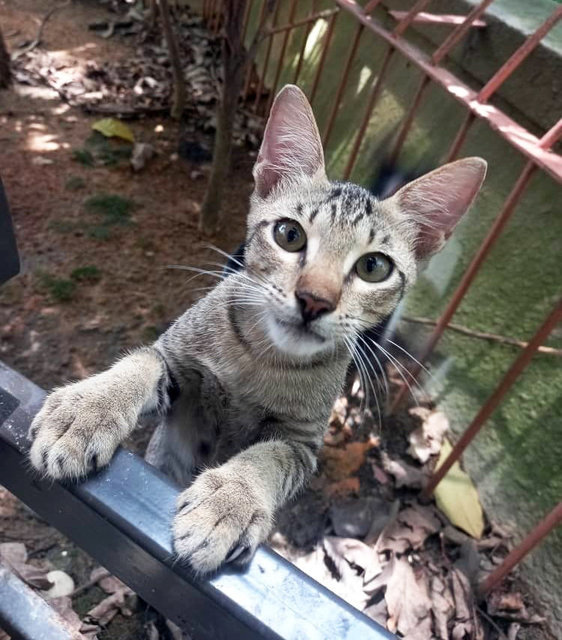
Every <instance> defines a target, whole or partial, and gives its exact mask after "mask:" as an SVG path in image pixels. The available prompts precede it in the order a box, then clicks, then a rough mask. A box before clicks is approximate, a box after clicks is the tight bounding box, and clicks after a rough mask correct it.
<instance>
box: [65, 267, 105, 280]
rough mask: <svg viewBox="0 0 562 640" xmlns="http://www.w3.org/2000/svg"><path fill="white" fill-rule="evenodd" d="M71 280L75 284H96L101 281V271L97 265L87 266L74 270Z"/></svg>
mask: <svg viewBox="0 0 562 640" xmlns="http://www.w3.org/2000/svg"><path fill="white" fill-rule="evenodd" d="M70 278H71V279H72V280H74V281H75V282H85V283H88V284H95V283H96V282H99V281H100V280H101V271H100V270H99V269H98V268H97V267H96V266H95V265H93V264H92V265H90V264H89V265H86V266H84V267H78V268H77V269H74V271H72V273H71V274H70Z"/></svg>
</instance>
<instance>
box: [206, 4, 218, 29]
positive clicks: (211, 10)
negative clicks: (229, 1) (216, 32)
mask: <svg viewBox="0 0 562 640" xmlns="http://www.w3.org/2000/svg"><path fill="white" fill-rule="evenodd" d="M215 2H216V0H209V5H208V9H207V10H208V13H207V23H208V24H207V27H208V26H209V24H210V23H211V21H212V19H213V15H214V13H215Z"/></svg>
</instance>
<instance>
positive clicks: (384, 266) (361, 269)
mask: <svg viewBox="0 0 562 640" xmlns="http://www.w3.org/2000/svg"><path fill="white" fill-rule="evenodd" d="M392 266H393V265H392V261H391V260H390V258H387V257H386V256H385V255H384V253H366V254H365V255H364V256H361V257H360V258H359V260H357V262H356V263H355V273H357V275H358V276H359V277H360V278H361V280H365V281H366V282H382V281H383V280H386V279H387V278H388V277H389V276H390V274H391V273H392Z"/></svg>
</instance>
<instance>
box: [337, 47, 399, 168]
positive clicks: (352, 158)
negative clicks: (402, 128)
mask: <svg viewBox="0 0 562 640" xmlns="http://www.w3.org/2000/svg"><path fill="white" fill-rule="evenodd" d="M394 51H395V49H394V48H393V47H388V49H387V50H386V53H385V55H384V59H383V61H382V64H381V68H380V70H379V74H378V76H377V78H376V80H375V82H374V84H373V88H372V89H371V95H370V96H369V102H368V103H367V108H366V109H365V115H364V116H363V120H362V122H361V126H360V127H359V131H358V132H357V135H356V136H355V141H354V143H353V148H352V149H351V153H350V154H349V159H348V161H347V165H346V167H345V170H344V172H343V179H344V180H349V176H350V175H351V172H352V171H353V167H354V166H355V162H356V160H357V155H358V154H359V149H360V148H361V143H362V142H363V136H364V135H365V131H366V130H367V127H368V125H369V120H370V119H371V114H372V113H373V109H374V108H375V104H376V103H377V100H378V98H379V95H380V92H381V89H382V87H383V83H384V78H385V76H386V73H387V71H388V69H389V67H390V62H391V60H392V56H393V54H394Z"/></svg>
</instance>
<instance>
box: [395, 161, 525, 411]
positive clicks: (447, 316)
mask: <svg viewBox="0 0 562 640" xmlns="http://www.w3.org/2000/svg"><path fill="white" fill-rule="evenodd" d="M535 169H536V165H535V164H534V163H533V162H532V161H530V162H528V163H527V164H526V165H525V167H524V168H523V171H522V172H521V174H520V176H519V178H518V179H517V181H516V183H515V185H514V186H513V189H512V190H511V193H510V194H509V195H508V196H507V199H506V201H505V202H504V205H503V207H502V209H501V211H500V213H499V214H498V216H497V218H496V220H495V221H494V224H493V225H492V227H491V228H490V230H489V231H488V234H487V235H486V237H485V238H484V241H483V242H482V244H481V245H480V248H479V249H478V251H477V252H476V255H475V256H474V258H473V259H472V262H471V263H470V265H469V267H468V269H467V270H466V271H465V273H464V275H463V277H462V279H461V281H460V284H459V285H458V287H457V288H456V290H455V292H454V293H453V296H452V297H451V300H450V301H449V304H448V305H447V308H446V309H445V311H444V312H443V314H442V315H441V317H440V318H439V320H438V321H437V325H436V326H435V328H434V330H433V332H432V334H431V336H430V337H429V340H428V341H427V343H426V345H425V347H424V349H423V351H422V353H421V355H420V356H419V357H418V360H419V362H423V361H424V360H426V359H427V357H428V356H429V355H430V353H431V352H432V351H433V349H434V348H435V345H436V344H437V343H438V342H439V340H440V338H441V336H442V335H443V332H444V331H445V329H446V328H447V325H448V324H449V322H450V320H451V318H452V317H453V315H454V314H455V312H456V310H457V308H458V306H459V305H460V303H461V302H462V299H463V298H464V296H465V294H466V292H467V291H468V288H469V287H470V285H471V284H472V281H473V280H474V278H475V277H476V274H477V273H478V270H479V269H480V267H481V266H482V263H483V262H484V260H485V259H486V257H487V256H488V253H489V252H490V250H491V249H492V247H493V246H494V244H495V243H496V240H497V239H498V238H499V236H500V235H501V232H502V231H503V228H504V227H505V225H506V224H507V222H508V220H509V219H510V218H511V215H512V214H513V212H514V211H515V208H516V206H517V204H518V202H519V200H520V199H521V196H522V195H523V192H524V191H525V189H526V188H527V185H528V184H529V180H530V179H531V176H532V175H533V173H534V171H535ZM420 371H421V367H420V365H418V364H416V365H415V366H414V367H413V368H412V370H411V375H412V376H414V377H416V376H417V375H418V374H419V372H420ZM406 393H407V388H406V387H405V386H403V387H401V389H400V390H399V391H398V393H397V394H396V396H395V397H394V399H393V401H392V403H391V405H390V412H393V411H395V410H396V408H397V407H398V406H399V405H400V404H401V402H402V400H403V399H404V397H405V395H406Z"/></svg>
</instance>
